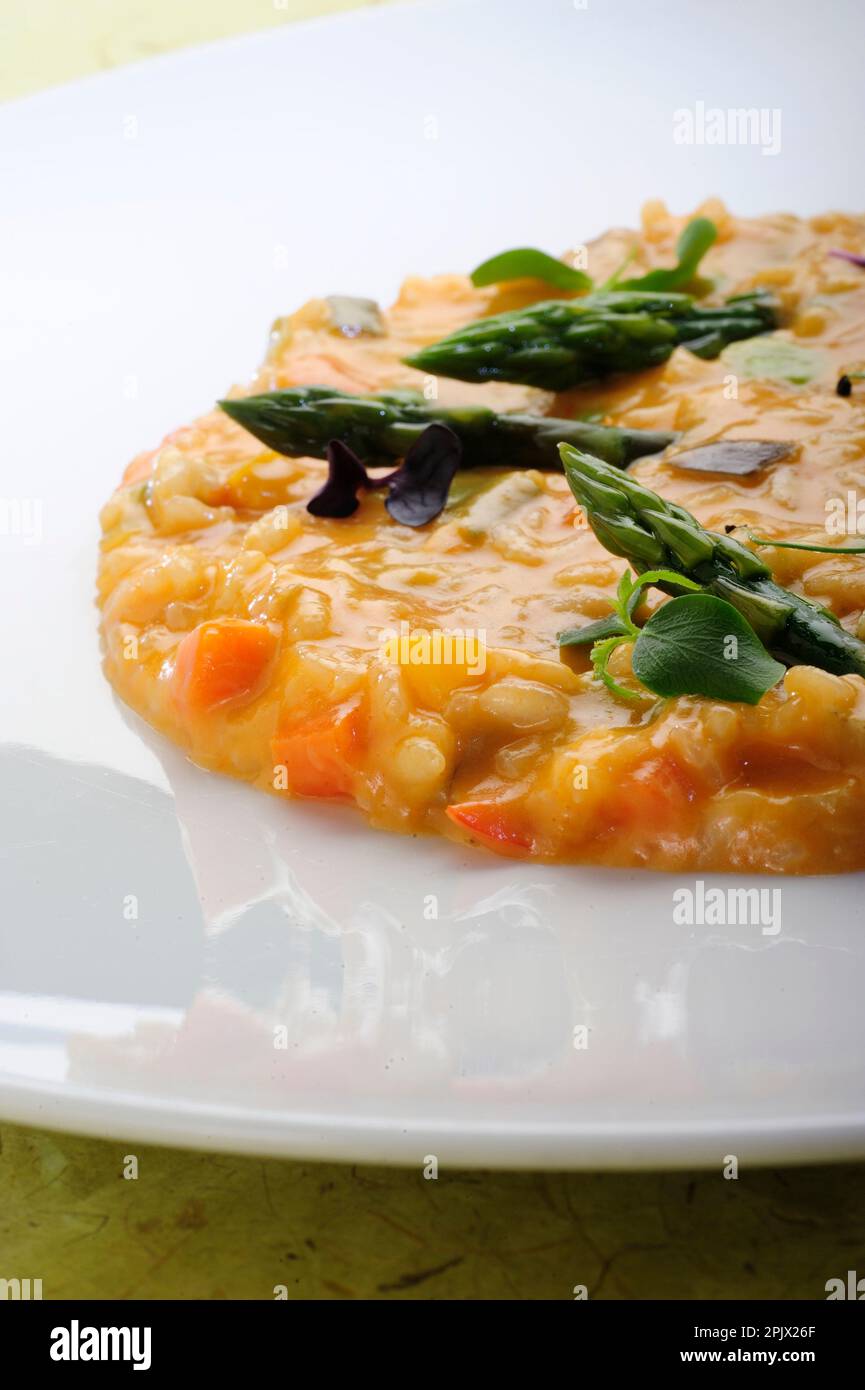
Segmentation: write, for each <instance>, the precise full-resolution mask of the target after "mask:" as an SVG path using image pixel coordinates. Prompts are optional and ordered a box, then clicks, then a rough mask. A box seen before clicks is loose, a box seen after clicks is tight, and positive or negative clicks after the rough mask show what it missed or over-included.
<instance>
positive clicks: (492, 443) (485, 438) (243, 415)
mask: <svg viewBox="0 0 865 1390" xmlns="http://www.w3.org/2000/svg"><path fill="white" fill-rule="evenodd" d="M219 404H220V406H221V408H222V409H223V410H224V411H225V413H226V415H230V416H231V418H232V420H236V421H237V423H238V424H239V425H242V426H243V428H244V429H245V430H248V431H249V433H250V434H254V435H255V437H256V439H260V440H261V441H262V443H264V444H266V445H267V446H268V448H270V449H273V450H275V452H276V453H278V454H288V455H290V456H299V457H311V458H324V457H325V456H326V453H327V446H328V443H329V441H330V440H332V439H339V440H341V442H342V443H343V444H346V445H347V446H348V447H349V448H350V449H352V450H353V451H354V452H355V453H356V454H357V455H358V456H359V457H360V458H361V459H363V460H364V462H365V463H366V464H368V465H369V466H370V467H372V468H375V467H377V466H384V465H386V464H392V463H393V462H394V460H395V459H400V458H404V457H405V455H406V454H407V453H408V451H409V449H410V448H411V446H412V444H414V442H415V440H417V439H418V438H419V437H420V435H421V434H423V432H424V430H425V429H426V428H427V427H428V426H429V425H431V424H444V425H448V426H449V427H450V429H452V430H453V431H454V433H455V434H456V435H457V436H458V437H459V439H460V442H461V444H462V446H463V458H462V462H463V466H464V467H466V468H473V467H476V466H478V465H481V464H503V465H506V466H507V467H509V468H554V469H557V468H558V467H559V466H560V465H559V456H558V453H557V450H556V445H557V444H558V443H559V442H560V441H561V440H565V441H567V443H569V444H574V445H576V446H577V447H579V448H581V449H586V450H589V451H590V452H591V453H593V454H595V455H596V456H597V457H598V458H603V459H606V461H607V462H608V463H611V464H615V465H617V466H618V467H622V468H623V467H625V465H626V464H628V463H630V462H631V460H632V459H636V458H640V457H641V455H643V454H655V453H659V452H660V451H661V450H662V449H665V448H666V447H667V445H668V444H670V443H671V442H672V440H673V439H674V438H675V436H674V435H672V434H668V433H664V432H661V431H648V430H627V429H613V428H610V427H607V426H605V425H594V424H589V423H586V422H585V421H581V420H556V419H552V418H550V417H548V416H543V415H517V414H514V415H501V414H497V413H496V411H494V410H490V409H488V408H487V407H486V406H461V407H458V408H453V407H452V408H450V409H444V408H443V407H441V406H437V405H435V404H432V403H430V402H428V401H426V400H425V399H424V397H423V396H421V395H420V394H418V393H416V392H414V391H392V392H390V393H388V394H385V395H379V396H351V395H346V394H344V393H343V392H340V391H334V390H332V389H331V388H330V387H329V386H297V387H294V388H293V389H291V390H287V391H271V392H269V393H267V394H266V395H261V396H244V397H239V398H238V399H237V400H225V401H220V402H219Z"/></svg>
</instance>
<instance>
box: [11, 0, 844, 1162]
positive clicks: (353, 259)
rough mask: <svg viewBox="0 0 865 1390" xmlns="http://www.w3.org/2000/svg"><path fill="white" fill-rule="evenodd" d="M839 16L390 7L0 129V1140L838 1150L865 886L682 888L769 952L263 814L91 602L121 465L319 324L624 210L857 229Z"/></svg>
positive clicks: (651, 906) (663, 911)
mask: <svg viewBox="0 0 865 1390" xmlns="http://www.w3.org/2000/svg"><path fill="white" fill-rule="evenodd" d="M863 13H865V12H863V11H862V10H861V7H859V8H857V7H856V6H855V5H854V4H852V3H851V4H847V3H836V4H835V5H834V6H833V13H832V22H831V24H827V23H825V22H824V19H823V18H821V16H820V14H819V13H818V12H816V11H815V10H814V7H813V6H812V5H811V4H810V3H801V2H800V0H796V3H790V0H784V3H775V0H764V3H763V4H761V5H760V6H759V7H758V9H756V10H755V9H754V7H752V6H747V5H736V4H733V5H725V6H723V7H720V8H718V7H715V8H712V7H702V8H701V9H700V11H699V17H698V18H697V15H696V13H695V11H694V10H693V7H692V6H690V5H686V4H684V3H680V0H676V3H671V4H668V5H665V6H663V7H662V9H661V10H658V9H657V7H651V6H646V5H645V4H642V3H631V0H613V3H609V4H603V5H601V4H598V5H596V4H595V3H594V0H591V3H590V4H589V6H588V8H585V9H583V8H581V7H580V6H579V5H572V4H568V3H566V0H535V3H534V4H533V5H531V6H526V5H523V4H520V3H516V0H514V3H489V4H487V3H477V4H470V3H469V4H453V5H446V4H445V5H436V6H430V7H426V6H423V7H420V8H413V7H411V8H404V9H403V8H397V9H393V10H391V9H385V10H379V11H374V12H368V13H363V12H361V13H358V14H354V15H350V16H348V17H345V18H340V19H338V20H333V21H324V22H318V23H314V24H310V25H302V26H297V27H293V26H288V27H286V28H284V29H281V30H275V31H274V32H272V33H268V34H259V35H256V36H254V37H250V38H244V39H241V40H237V41H230V42H226V43H221V44H217V45H214V46H211V47H208V48H204V49H198V50H193V51H190V52H187V53H181V54H179V55H176V56H171V57H168V58H164V59H157V60H154V61H152V62H150V63H147V64H142V65H140V66H136V67H133V68H127V69H124V70H122V71H119V72H117V73H113V74H110V75H107V76H105V77H100V78H97V79H94V80H92V81H87V82H84V83H80V84H76V85H74V86H70V87H66V88H61V89H58V90H57V91H54V92H51V93H47V94H44V95H41V96H39V97H37V98H34V99H31V100H28V101H25V102H22V103H18V104H14V105H10V106H8V107H6V108H4V109H2V110H0V144H2V151H3V169H4V178H3V187H4V194H5V196H4V198H3V200H2V207H0V233H2V246H3V254H2V257H0V302H2V304H3V321H2V325H0V366H2V374H3V387H4V390H3V394H4V397H5V405H4V414H5V416H6V419H5V421H4V424H5V429H4V435H3V440H4V450H3V458H2V462H0V467H2V470H3V482H2V494H3V516H2V522H3V525H2V534H0V572H2V574H3V578H4V585H3V593H4V602H3V605H2V610H3V611H2V618H0V621H2V624H3V629H4V634H3V655H4V663H3V672H4V680H3V696H2V732H3V745H2V775H0V801H2V817H3V819H2V825H0V863H2V865H3V911H2V918H0V1114H2V1115H3V1116H4V1117H7V1118H10V1119H19V1120H24V1121H32V1122H34V1123H38V1124H50V1125H54V1126H57V1127H66V1128H69V1129H76V1130H82V1131H89V1132H94V1133H100V1134H108V1135H117V1136H119V1137H123V1138H127V1137H128V1138H138V1139H152V1140H163V1141H166V1142H174V1143H182V1144H194V1145H197V1146H201V1147H214V1148H234V1149H238V1150H248V1151H253V1152H261V1153H277V1154H280V1153H281V1154H298V1155H307V1156H313V1157H322V1158H324V1157H339V1158H346V1159H348V1158H351V1159H373V1160H382V1161H395V1162H397V1161H398V1162H407V1163H418V1164H420V1163H421V1162H422V1161H423V1159H424V1157H425V1156H426V1155H428V1154H435V1155H436V1156H437V1157H438V1158H439V1161H440V1162H441V1163H447V1164H486V1165H523V1164H525V1165H532V1164H536V1165H541V1164H549V1165H560V1166H587V1167H588V1166H622V1167H627V1166H637V1165H642V1164H652V1163H658V1164H665V1165H676V1164H683V1165H684V1164H691V1163H698V1162H699V1163H703V1162H705V1163H710V1164H716V1163H717V1164H720V1163H721V1162H722V1160H723V1158H724V1155H726V1154H729V1153H735V1154H737V1155H738V1156H739V1158H740V1160H741V1161H743V1162H757V1161H766V1160H797V1159H804V1158H816V1157H845V1156H852V1155H859V1156H862V1155H865V1009H863V1007H862V1001H863V998H865V910H863V883H862V878H861V876H856V877H849V878H843V879H829V878H825V879H812V880H808V881H786V882H780V883H779V882H778V881H774V882H773V881H768V880H765V881H763V882H762V883H758V882H756V881H755V882H754V883H753V884H751V885H747V884H745V885H743V884H740V883H737V884H733V883H732V882H731V881H724V880H709V879H707V882H706V888H707V889H708V888H709V887H712V886H721V887H724V888H730V887H742V886H755V887H758V888H762V889H764V890H766V893H767V895H768V896H766V897H765V898H764V899H763V909H764V910H763V916H762V925H761V924H759V923H756V924H754V925H748V924H747V923H745V924H741V925H723V924H712V923H711V920H710V921H709V922H706V921H701V920H700V913H699V912H696V913H695V914H694V915H695V918H696V920H693V921H692V922H691V923H690V924H680V923H677V921H676V920H675V916H674V905H675V902H674V893H675V892H676V891H677V890H679V889H681V888H683V887H684V888H690V889H692V890H694V891H695V892H696V891H697V890H696V888H695V884H694V881H693V880H690V881H681V880H671V879H669V878H666V877H661V876H652V875H640V874H626V873H610V872H593V871H591V870H579V869H564V868H562V869H559V868H556V869H550V868H547V867H533V866H531V865H521V864H515V863H511V862H509V861H507V860H499V859H496V858H493V857H491V856H488V855H486V854H484V853H482V852H480V851H478V852H476V853H475V854H472V853H470V852H468V851H463V850H461V849H460V848H459V847H456V846H454V845H451V844H447V843H444V842H437V841H435V840H422V839H399V838H394V837H391V836H388V835H385V834H380V833H375V832H372V831H370V830H368V829H366V828H365V826H364V825H363V824H362V822H361V821H360V820H359V819H358V818H356V817H355V816H354V815H352V814H351V813H350V812H348V811H344V810H334V809H330V808H327V807H321V806H312V805H285V804H283V803H279V802H277V801H276V800H271V799H269V798H266V797H263V796H261V795H259V794H255V793H253V792H252V791H250V790H249V789H248V788H246V787H244V786H241V785H236V784H232V783H230V782H228V781H226V780H223V779H220V778H218V777H214V776H210V775H208V774H206V773H204V772H201V771H199V770H198V769H196V768H194V767H192V766H190V765H189V764H188V763H186V762H185V760H184V759H183V757H182V756H181V755H180V754H179V753H178V752H177V751H176V750H175V749H174V748H172V747H171V746H169V745H168V744H166V743H165V741H164V740H162V739H160V738H158V737H157V736H156V735H154V734H152V733H151V732H150V731H149V730H148V729H147V728H146V727H144V726H143V725H142V724H141V723H140V721H139V720H137V719H136V718H135V717H134V716H132V715H131V714H129V713H128V712H127V711H124V709H123V708H122V707H121V706H120V705H119V704H118V703H117V702H116V701H115V700H114V698H113V697H112V694H111V692H110V690H109V689H108V687H107V685H106V684H105V682H104V680H103V678H102V675H101V672H100V669H99V654H98V642H97V635H96V614H95V610H94V607H93V602H92V593H93V582H94V569H95V556H96V546H97V535H98V532H97V524H96V515H97V511H98V508H99V506H100V505H101V503H102V502H103V501H104V500H105V499H106V498H107V497H108V495H109V493H110V492H111V489H112V487H113V486H114V483H115V481H116V479H117V477H118V476H119V473H120V471H121V469H122V467H123V466H124V464H125V462H126V461H127V460H128V459H129V458H130V457H131V456H132V455H133V454H135V453H136V452H138V451H139V450H140V449H142V448H145V447H150V446H152V445H153V443H154V442H156V441H157V440H158V439H159V438H161V436H162V435H163V434H164V433H165V432H166V431H167V430H168V429H170V428H172V427H173V426H174V425H177V424H179V423H181V422H183V421H184V420H186V419H187V418H191V417H192V416H194V415H195V414H196V413H198V412H199V411H201V410H203V409H206V408H207V407H208V406H209V405H210V403H211V402H212V400H213V399H214V397H215V396H216V395H218V394H221V393H222V392H223V390H224V388H225V387H226V386H227V385H228V384H229V383H230V382H232V381H235V380H241V379H243V377H244V376H245V375H248V374H250V373H251V371H252V369H253V366H254V364H255V363H256V361H257V360H258V358H259V357H260V355H261V352H262V349H263V340H264V337H265V333H266V329H267V325H268V324H269V322H270V320H271V319H272V318H273V317H275V316H276V314H277V313H280V312H283V311H287V310H290V309H292V308H294V307H296V306H297V305H298V304H299V303H301V302H302V301H303V300H304V299H306V298H308V297H309V296H310V295H313V294H319V293H327V292H344V293H353V294H369V295H373V296H376V297H378V298H380V299H382V300H385V301H386V300H387V299H388V298H389V297H391V296H392V295H393V294H394V293H395V291H396V289H397V286H398V283H399V281H400V279H401V278H402V277H403V276H404V275H405V274H409V273H415V272H417V273H431V272H434V271H438V270H447V269H454V268H461V267H466V266H470V265H472V264H474V263H476V262H477V261H478V260H480V259H482V258H483V257H484V256H486V255H488V254H490V253H492V252H494V251H498V250H500V249H501V248H502V247H504V246H508V245H520V244H538V245H542V246H547V247H549V248H550V249H553V250H555V249H558V248H560V247H562V246H565V245H569V244H570V245H573V244H575V243H577V242H580V241H582V240H585V239H587V238H589V237H591V236H593V235H595V234H596V233H597V232H599V231H601V230H602V229H603V228H604V227H605V226H608V225H612V224H617V223H630V224H633V223H634V221H635V219H636V218H637V216H638V213H639V207H640V204H641V203H642V201H643V200H644V199H645V198H648V197H651V196H657V195H661V196H664V197H665V198H666V200H667V201H668V202H669V203H670V205H671V206H672V207H674V208H675V209H677V210H680V211H685V210H688V209H690V208H691V207H693V206H695V205H696V204H697V203H698V202H699V201H700V200H701V199H702V198H703V197H704V196H706V195H707V194H709V193H719V194H721V195H722V196H724V197H725V198H726V199H727V200H728V202H729V203H730V204H731V206H734V207H735V208H736V209H737V210H739V211H742V212H745V213H752V212H753V213H757V212H762V211H767V210H770V209H773V208H779V207H783V208H791V209H795V210H796V211H797V212H801V213H810V212H815V211H818V210H820V209H821V208H825V207H832V206H847V207H849V206H851V205H853V206H855V205H856V204H857V203H861V195H862V188H863V186H865V183H863V179H862V172H863V170H862V163H863V158H862V154H861V151H860V145H861V141H859V140H858V138H857V131H858V128H859V125H860V124H861V122H860V119H859V118H860V116H861V61H860V56H861V52H862V49H863V43H862V39H863V37H865V35H863V18H862V15H863ZM780 35H782V36H783V39H782V40H781V41H780V42H779V36H780ZM699 102H702V103H704V106H705V107H706V108H709V107H712V106H720V107H723V108H735V107H742V106H744V107H754V106H755V107H761V108H765V109H766V111H767V112H768V116H767V118H766V119H767V122H769V124H767V126H766V129H767V131H768V130H769V129H770V128H771V121H772V119H774V118H773V117H772V112H775V111H777V112H778V113H780V115H779V118H778V119H780V133H781V141H780V150H778V151H777V152H775V153H771V152H769V153H764V150H763V147H761V145H759V144H758V145H755V146H744V147H742V146H734V147H731V146H709V145H705V144H703V145H696V144H695V145H691V146H682V145H679V144H677V143H676V142H675V140H674V138H673V127H674V112H675V111H676V110H677V109H682V108H690V109H692V110H693V111H694V112H696V111H697V103H699ZM845 132H846V135H844V133H845ZM842 135H843V138H842ZM848 137H849V138H848ZM774 890H778V891H779V894H780V896H779V897H777V898H773V897H772V896H771V894H772V892H773V891H774ZM767 927H768V928H769V929H768V930H767V929H766V928H767ZM776 928H777V930H776Z"/></svg>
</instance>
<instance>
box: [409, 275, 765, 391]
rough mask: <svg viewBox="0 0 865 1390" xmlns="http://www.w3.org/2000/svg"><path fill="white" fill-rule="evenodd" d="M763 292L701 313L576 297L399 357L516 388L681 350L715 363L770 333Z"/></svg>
mask: <svg viewBox="0 0 865 1390" xmlns="http://www.w3.org/2000/svg"><path fill="white" fill-rule="evenodd" d="M777 322H778V320H777V310H776V306H775V304H774V302H773V301H772V299H771V298H770V296H769V295H767V294H766V293H765V292H763V291H757V292H755V293H753V294H743V295H737V296H735V297H734V298H732V299H728V300H727V302H726V303H725V304H722V305H720V306H718V307H715V308H706V307H704V306H702V305H698V304H695V303H694V300H693V298H692V296H691V295H688V294H677V293H666V294H663V293H658V292H654V291H646V290H642V291H641V290H610V291H607V292H601V293H598V294H592V295H586V296H584V297H583V298H582V299H551V300H548V301H545V302H544V303H542V304H533V305H532V306H531V307H530V308H528V309H517V310H514V311H512V312H511V313H507V314H496V315H494V316H493V317H491V318H487V319H478V320H477V322H476V323H470V324H468V325H467V326H466V327H465V328H460V329H458V330H457V331H456V332H455V333H451V334H450V336H449V337H447V338H442V339H441V341H440V342H438V343H433V344H432V345H431V346H430V347H426V348H422V349H421V351H420V352H417V353H415V354H414V356H412V357H407V358H406V359H405V360H406V362H408V364H409V365H410V366H412V367H418V368H419V369H420V370H421V371H423V372H430V373H432V374H433V375H435V376H448V377H457V378H459V380H460V381H516V382H521V383H522V384H523V385H525V386H541V387H544V388H545V389H546V390H548V391H565V390H567V389H568V387H571V386H580V385H581V384H582V383H584V382H589V381H598V380H600V379H601V378H603V377H606V376H610V375H612V374H613V373H615V372H634V371H639V370H641V369H643V368H645V367H657V366H660V365H661V363H663V362H666V360H667V358H668V357H669V356H670V354H671V353H672V351H673V349H674V348H675V347H676V346H678V345H679V344H681V345H682V346H684V347H687V348H689V349H690V351H691V352H693V353H696V354H697V356H698V357H717V356H718V353H719V352H720V351H721V349H722V348H723V347H725V346H726V345H727V343H732V342H734V341H735V340H736V339H738V338H753V337H754V336H755V335H756V334H758V333H766V332H768V331H769V330H770V329H773V328H776V327H777Z"/></svg>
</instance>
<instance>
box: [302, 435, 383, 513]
mask: <svg viewBox="0 0 865 1390" xmlns="http://www.w3.org/2000/svg"><path fill="white" fill-rule="evenodd" d="M368 486H369V478H368V477H367V472H366V469H365V468H364V466H363V464H362V463H361V461H360V459H359V458H358V456H357V454H356V453H355V452H354V450H353V449H350V448H349V447H348V445H347V444H343V442H342V440H341V439H331V441H330V442H329V444H328V446H327V482H326V483H325V485H324V487H323V488H322V489H321V490H320V491H319V492H317V493H316V494H315V496H314V497H311V498H310V500H309V501H308V502H307V504H306V510H307V511H308V512H311V513H312V515H313V516H329V517H346V516H352V515H353V513H354V512H356V511H357V509H358V507H359V505H360V503H359V502H358V498H357V490H358V488H360V487H368Z"/></svg>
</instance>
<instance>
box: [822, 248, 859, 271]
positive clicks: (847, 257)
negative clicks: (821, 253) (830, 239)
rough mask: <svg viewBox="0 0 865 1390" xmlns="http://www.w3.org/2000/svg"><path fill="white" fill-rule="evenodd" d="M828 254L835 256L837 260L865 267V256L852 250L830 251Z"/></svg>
mask: <svg viewBox="0 0 865 1390" xmlns="http://www.w3.org/2000/svg"><path fill="white" fill-rule="evenodd" d="M829 255H830V256H837V257H838V260H839V261H849V262H850V264H851V265H859V266H862V267H863V269H865V256H857V255H856V253H855V252H854V251H838V250H834V251H830V252H829Z"/></svg>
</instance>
